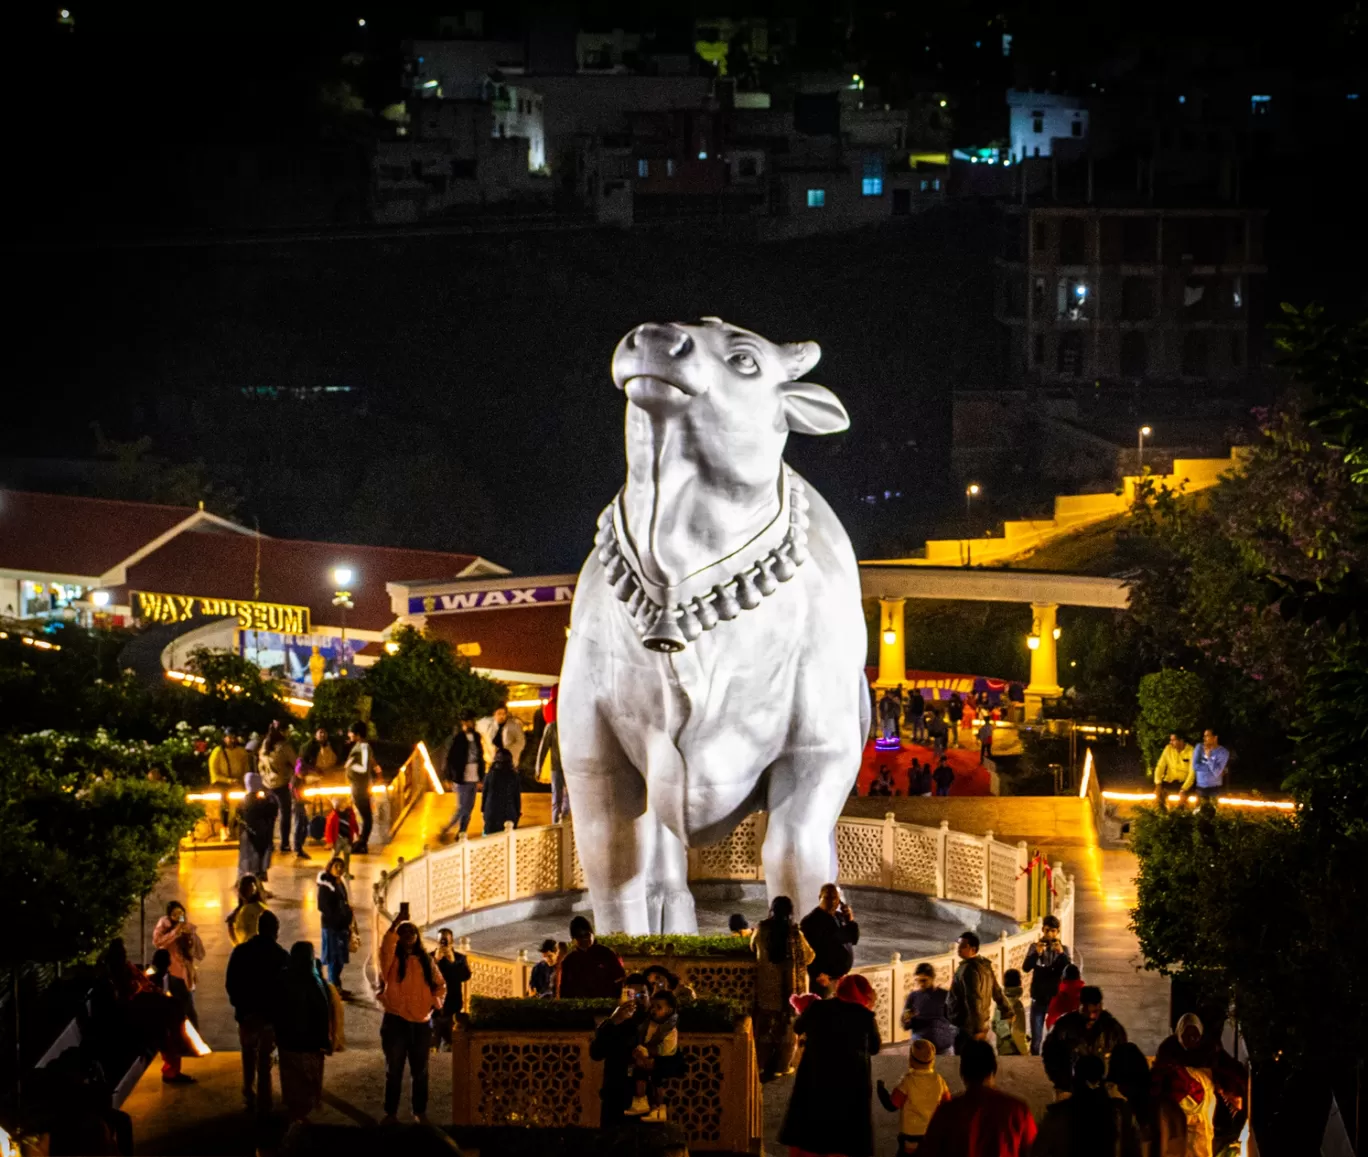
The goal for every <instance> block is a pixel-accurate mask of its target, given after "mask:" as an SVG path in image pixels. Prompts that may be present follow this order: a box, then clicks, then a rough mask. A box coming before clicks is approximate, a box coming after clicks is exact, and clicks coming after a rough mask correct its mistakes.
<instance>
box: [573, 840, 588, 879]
mask: <svg viewBox="0 0 1368 1157" xmlns="http://www.w3.org/2000/svg"><path fill="white" fill-rule="evenodd" d="M571 835H572V837H573V838H572V839H571V840H570V887H572V888H576V889H583V888H587V887H589V881H588V880H586V879H585V877H584V863H583V861H582V860H581V859H580V854H579V844H577V843H576V842H575V840H576V839H577V838H578V837H576V836H574V833H573V830H572V832H571Z"/></svg>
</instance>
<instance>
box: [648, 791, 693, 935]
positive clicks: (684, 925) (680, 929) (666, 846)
mask: <svg viewBox="0 0 1368 1157" xmlns="http://www.w3.org/2000/svg"><path fill="white" fill-rule="evenodd" d="M637 830H638V832H639V833H640V834H641V836H642V840H643V844H644V846H645V849H646V862H645V868H646V919H647V923H648V925H649V926H648V928H647V931H649V932H651V933H661V932H665V933H682V934H685V935H689V934H692V933H695V932H697V931H698V914H697V912H696V911H695V910H694V898H693V893H692V892H690V891H689V853H688V849H687V848H685V847H684V844H683V842H682V841H681V840H680V838H679V837H678V836H677V835H675V834H674V832H672V831H670V829H669V828H668V827H666V826H665V823H664V822H663V821H662V820H661V819H660V817H659V816H658V815H657V814H656V813H655V811H654V810H653V809H652V808H650V807H647V809H646V815H645V816H643V817H642V822H641V823H640V824H639V825H638V829H637Z"/></svg>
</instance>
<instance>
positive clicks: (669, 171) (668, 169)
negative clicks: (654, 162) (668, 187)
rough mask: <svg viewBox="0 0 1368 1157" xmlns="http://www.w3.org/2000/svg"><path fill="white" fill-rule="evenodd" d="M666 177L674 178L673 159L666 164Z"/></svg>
mask: <svg viewBox="0 0 1368 1157" xmlns="http://www.w3.org/2000/svg"><path fill="white" fill-rule="evenodd" d="M665 175H666V176H667V177H673V176H674V160H673V158H671V159H670V160H668V161H666V162H665Z"/></svg>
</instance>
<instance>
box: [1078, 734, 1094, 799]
mask: <svg viewBox="0 0 1368 1157" xmlns="http://www.w3.org/2000/svg"><path fill="white" fill-rule="evenodd" d="M1092 763H1093V760H1092V748H1091V747H1090V748H1088V750H1087V753H1086V754H1085V755H1084V756H1083V783H1082V784H1081V785H1080V786H1079V789H1078V798H1079V799H1087V798H1088V784H1089V783H1090V782H1091V780H1092Z"/></svg>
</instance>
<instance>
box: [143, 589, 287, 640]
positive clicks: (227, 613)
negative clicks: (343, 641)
mask: <svg viewBox="0 0 1368 1157" xmlns="http://www.w3.org/2000/svg"><path fill="white" fill-rule="evenodd" d="M131 594H132V600H133V617H134V619H136V620H138V621H139V622H140V623H143V624H150V623H188V622H190V621H191V620H193V619H231V618H236V619H237V621H238V626H239V627H241V628H242V629H243V630H245V631H277V632H279V633H280V634H282V635H307V634H310V633H311V627H310V623H309V608H308V607H294V606H289V605H288V604H285V603H258V602H252V601H249V600H246V599H219V598H211V597H208V596H204V595H166V594H158V593H155V592H153V591H132V592H131Z"/></svg>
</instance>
